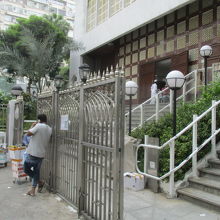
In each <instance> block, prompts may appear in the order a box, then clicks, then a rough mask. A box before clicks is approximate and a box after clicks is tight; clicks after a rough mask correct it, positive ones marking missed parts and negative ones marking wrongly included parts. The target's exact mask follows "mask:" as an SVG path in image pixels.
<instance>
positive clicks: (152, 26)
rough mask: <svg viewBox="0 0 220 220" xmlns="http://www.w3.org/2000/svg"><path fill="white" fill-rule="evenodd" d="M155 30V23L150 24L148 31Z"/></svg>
mask: <svg viewBox="0 0 220 220" xmlns="http://www.w3.org/2000/svg"><path fill="white" fill-rule="evenodd" d="M154 29H155V26H154V22H152V23H150V24H148V31H149V32H151V31H154Z"/></svg>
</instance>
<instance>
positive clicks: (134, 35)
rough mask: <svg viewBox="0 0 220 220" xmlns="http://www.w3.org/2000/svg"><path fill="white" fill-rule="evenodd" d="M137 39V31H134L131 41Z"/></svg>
mask: <svg viewBox="0 0 220 220" xmlns="http://www.w3.org/2000/svg"><path fill="white" fill-rule="evenodd" d="M137 37H138V30H136V31H134V32H133V39H135V38H137Z"/></svg>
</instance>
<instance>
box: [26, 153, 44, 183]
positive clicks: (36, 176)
mask: <svg viewBox="0 0 220 220" xmlns="http://www.w3.org/2000/svg"><path fill="white" fill-rule="evenodd" d="M42 161H43V158H39V157H34V156H31V155H30V154H28V156H27V157H26V159H25V161H24V172H25V173H26V174H27V175H28V176H30V177H31V178H32V186H33V187H36V186H37V184H38V182H39V180H40V167H41V164H42Z"/></svg>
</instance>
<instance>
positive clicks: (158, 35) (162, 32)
mask: <svg viewBox="0 0 220 220" xmlns="http://www.w3.org/2000/svg"><path fill="white" fill-rule="evenodd" d="M162 40H164V30H162V31H159V32H157V42H160V41H162Z"/></svg>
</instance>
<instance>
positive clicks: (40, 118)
mask: <svg viewBox="0 0 220 220" xmlns="http://www.w3.org/2000/svg"><path fill="white" fill-rule="evenodd" d="M37 119H38V120H40V122H47V116H46V115H45V114H39V115H38V116H37Z"/></svg>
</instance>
